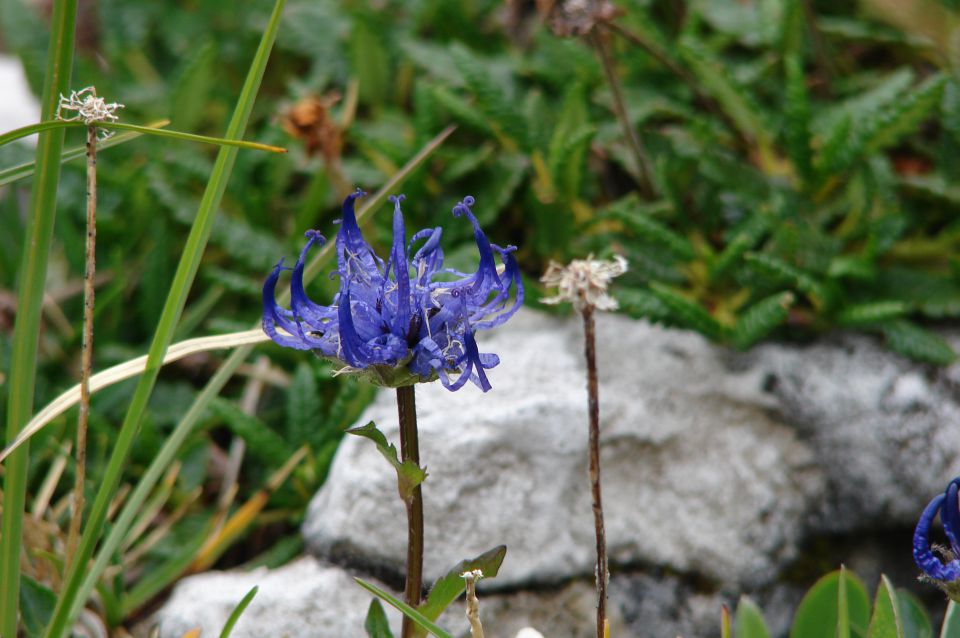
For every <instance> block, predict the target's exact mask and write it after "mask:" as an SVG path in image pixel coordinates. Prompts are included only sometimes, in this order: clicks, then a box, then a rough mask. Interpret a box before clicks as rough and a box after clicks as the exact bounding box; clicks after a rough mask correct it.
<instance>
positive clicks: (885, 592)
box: [867, 576, 905, 638]
mask: <svg viewBox="0 0 960 638" xmlns="http://www.w3.org/2000/svg"><path fill="white" fill-rule="evenodd" d="M899 616H900V612H899V607H898V601H897V594H896V591H895V590H894V588H893V586H892V585H891V584H890V581H889V580H888V579H887V577H886V576H881V577H880V585H879V586H877V596H876V598H875V600H874V604H873V617H872V618H871V619H870V627H869V628H868V629H867V638H905V637H904V635H903V627H902V626H901V623H900V617H899Z"/></svg>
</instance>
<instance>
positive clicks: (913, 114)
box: [864, 73, 947, 153]
mask: <svg viewBox="0 0 960 638" xmlns="http://www.w3.org/2000/svg"><path fill="white" fill-rule="evenodd" d="M946 82H947V75H946V74H945V73H941V74H938V75H935V76H933V77H930V78H928V79H927V80H926V81H925V82H923V83H922V84H921V85H920V86H917V87H915V88H913V89H911V90H910V91H909V92H907V94H906V95H904V96H903V97H902V98H901V99H900V100H898V101H897V102H896V103H895V104H894V105H893V106H892V107H891V108H889V109H886V110H884V111H883V113H882V114H881V115H880V117H878V118H877V121H876V122H869V123H867V124H866V127H867V128H868V130H871V134H870V135H869V136H867V138H866V140H865V142H864V148H865V151H866V153H875V152H877V151H879V150H880V149H883V148H886V147H888V146H892V145H893V144H895V143H897V142H898V141H899V140H900V138H901V137H903V136H904V135H906V134H907V133H910V132H913V131H916V130H917V127H918V126H919V125H920V123H921V122H923V120H925V119H927V118H928V117H929V116H930V114H931V113H932V112H933V110H934V109H935V108H937V106H939V103H940V97H941V95H942V92H943V88H944V86H945V85H946Z"/></svg>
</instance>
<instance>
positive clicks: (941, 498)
mask: <svg viewBox="0 0 960 638" xmlns="http://www.w3.org/2000/svg"><path fill="white" fill-rule="evenodd" d="M938 514H939V515H940V522H941V523H942V525H943V531H944V534H945V535H946V537H947V541H948V542H949V543H950V547H949V548H940V547H935V546H931V544H930V526H931V525H932V524H933V519H935V518H936V517H937V515H938ZM913 560H914V562H916V564H917V567H919V568H920V569H921V570H922V571H923V573H924V575H926V576H927V577H928V578H930V579H931V580H933V581H935V582H936V583H937V585H939V586H940V587H941V588H942V589H943V590H944V591H946V592H947V594H948V595H950V597H951V598H954V599H956V594H960V477H957V478H955V479H953V480H952V481H950V484H949V485H948V486H947V489H946V491H944V493H943V494H938V495H937V496H936V497H935V498H934V499H933V500H932V501H930V503H929V504H928V505H927V507H926V508H924V510H923V513H922V514H921V515H920V521H919V522H918V523H917V529H916V531H915V532H914V534H913Z"/></svg>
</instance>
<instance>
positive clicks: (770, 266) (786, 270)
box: [744, 253, 826, 308]
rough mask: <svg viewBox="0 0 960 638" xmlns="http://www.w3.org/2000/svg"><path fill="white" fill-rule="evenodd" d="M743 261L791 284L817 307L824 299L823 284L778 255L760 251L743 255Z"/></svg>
mask: <svg viewBox="0 0 960 638" xmlns="http://www.w3.org/2000/svg"><path fill="white" fill-rule="evenodd" d="M744 261H745V262H746V263H747V264H748V265H749V266H750V267H752V268H754V269H756V270H757V271H759V272H761V273H762V274H765V275H766V276H768V277H770V278H772V279H774V280H777V281H779V282H782V283H788V284H791V285H792V286H793V287H794V288H796V289H797V290H799V291H800V292H802V293H803V294H805V295H806V296H807V298H808V299H810V302H811V303H812V304H813V305H814V306H815V307H817V308H821V307H822V306H823V303H824V299H825V296H826V295H825V292H824V289H823V286H821V285H820V283H819V282H817V280H815V279H814V278H813V277H811V276H810V275H808V274H807V273H805V272H804V271H802V270H800V269H799V268H797V267H796V266H794V265H793V264H789V263H787V262H785V261H783V260H782V259H779V258H778V257H774V256H772V255H766V254H762V253H749V254H747V255H744Z"/></svg>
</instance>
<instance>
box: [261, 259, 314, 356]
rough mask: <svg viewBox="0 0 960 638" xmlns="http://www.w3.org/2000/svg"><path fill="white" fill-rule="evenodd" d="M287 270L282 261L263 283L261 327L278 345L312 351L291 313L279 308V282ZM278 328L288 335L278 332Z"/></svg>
mask: <svg viewBox="0 0 960 638" xmlns="http://www.w3.org/2000/svg"><path fill="white" fill-rule="evenodd" d="M284 270H287V269H286V268H284V267H283V260H282V259H281V260H280V261H279V262H278V263H277V265H276V266H274V268H273V271H272V272H271V273H270V275H269V276H268V277H267V280H266V281H265V282H264V283H263V319H262V321H261V325H262V326H263V331H264V332H265V333H266V335H267V336H268V337H270V339H271V340H272V341H274V342H275V343H277V344H278V345H281V346H283V347H285V348H296V349H297V350H310V346H309V345H308V344H306V343H304V341H303V340H302V339H300V338H298V335H297V332H298V330H297V324H296V322H295V321H293V319H292V318H291V316H290V312H289V311H286V310H284V309H282V308H280V307H278V306H277V281H278V280H279V279H280V273H281V272H283V271H284ZM277 326H279V327H280V328H282V329H283V330H284V331H285V332H287V333H288V334H286V335H284V334H280V333H279V332H277Z"/></svg>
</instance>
